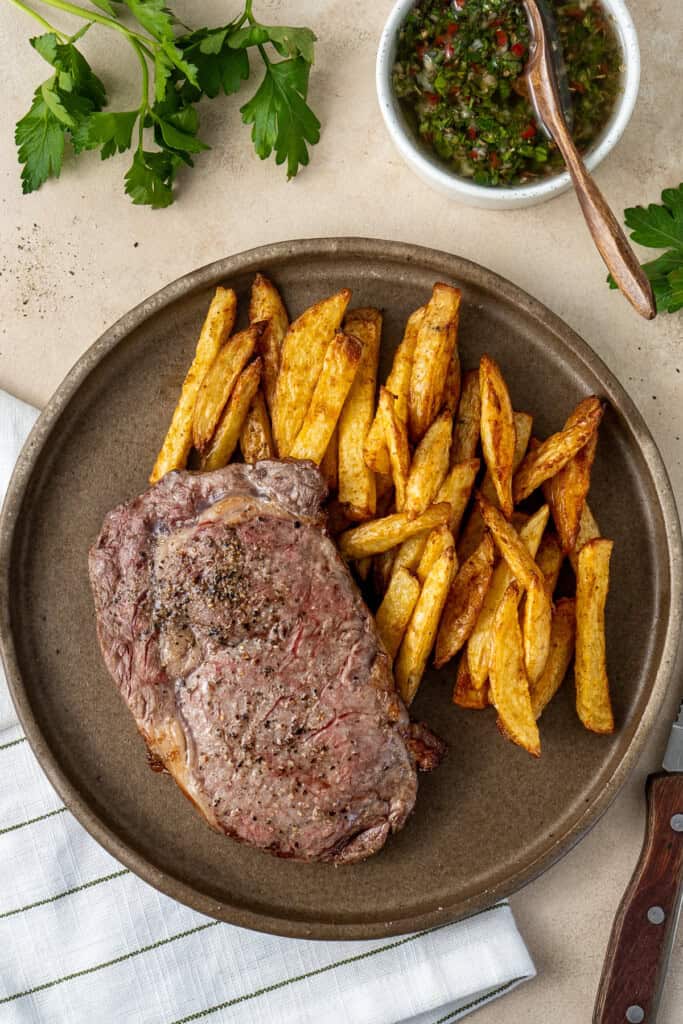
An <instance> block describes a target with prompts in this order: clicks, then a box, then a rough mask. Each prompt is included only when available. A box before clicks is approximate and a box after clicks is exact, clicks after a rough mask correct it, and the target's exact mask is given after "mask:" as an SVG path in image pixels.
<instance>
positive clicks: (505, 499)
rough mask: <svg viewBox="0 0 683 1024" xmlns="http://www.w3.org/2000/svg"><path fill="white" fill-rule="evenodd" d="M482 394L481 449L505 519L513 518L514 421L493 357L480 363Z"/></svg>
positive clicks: (498, 369) (510, 405) (483, 358)
mask: <svg viewBox="0 0 683 1024" xmlns="http://www.w3.org/2000/svg"><path fill="white" fill-rule="evenodd" d="M479 389H480V392H481V446H482V449H483V451H484V458H485V460H486V465H487V467H488V471H489V473H490V477H491V482H492V484H493V487H494V489H495V492H496V495H497V497H498V504H499V506H500V508H501V509H502V511H503V515H504V516H505V517H506V518H507V519H509V518H510V516H511V515H512V508H513V503H512V472H513V461H514V457H515V420H514V416H513V412H512V403H511V402H510V394H509V392H508V389H507V385H506V383H505V381H504V379H503V374H502V373H501V372H500V367H499V366H498V363H496V362H495V360H493V359H491V357H490V356H487V355H484V356H482V357H481V360H480V362H479Z"/></svg>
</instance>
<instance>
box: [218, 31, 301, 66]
mask: <svg viewBox="0 0 683 1024" xmlns="http://www.w3.org/2000/svg"><path fill="white" fill-rule="evenodd" d="M316 38H317V37H316V35H315V33H314V32H312V31H311V30H310V28H287V27H285V26H284V25H259V24H254V25H245V26H244V27H243V28H239V29H237V30H236V31H235V32H232V33H231V35H230V39H229V44H230V46H231V47H233V49H235V50H237V49H243V48H244V47H247V46H259V45H263V44H264V43H272V44H273V46H274V47H275V49H276V50H277V52H278V53H279V54H280V56H281V57H303V59H304V60H305V61H306V63H307V64H312V63H313V58H314V53H313V44H314V43H315V41H316Z"/></svg>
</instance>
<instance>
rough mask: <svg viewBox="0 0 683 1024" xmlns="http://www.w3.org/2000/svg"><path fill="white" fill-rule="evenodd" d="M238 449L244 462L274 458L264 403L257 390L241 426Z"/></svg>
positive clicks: (271, 436)
mask: <svg viewBox="0 0 683 1024" xmlns="http://www.w3.org/2000/svg"><path fill="white" fill-rule="evenodd" d="M240 449H241V452H242V456H243V458H244V461H245V462H259V461H260V460H261V459H274V458H275V445H274V444H273V435H272V433H271V430H270V420H269V418H268V410H267V409H266V402H265V399H264V397H263V394H262V392H261V390H260V389H259V390H258V391H257V392H256V394H255V395H254V397H253V398H252V400H251V406H250V407H249V412H248V413H247V418H246V419H245V421H244V423H243V424H242V432H241V434H240Z"/></svg>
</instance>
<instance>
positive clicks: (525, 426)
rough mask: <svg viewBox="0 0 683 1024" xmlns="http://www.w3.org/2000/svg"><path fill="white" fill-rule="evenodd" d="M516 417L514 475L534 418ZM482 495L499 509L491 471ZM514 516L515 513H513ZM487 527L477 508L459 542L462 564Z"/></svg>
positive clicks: (523, 453) (484, 483) (523, 452)
mask: <svg viewBox="0 0 683 1024" xmlns="http://www.w3.org/2000/svg"><path fill="white" fill-rule="evenodd" d="M513 415H514V421H515V454H514V458H513V460H512V472H513V473H514V472H515V470H516V469H517V467H518V466H519V464H520V462H521V461H522V459H523V458H524V455H525V453H526V450H527V446H528V444H529V438H530V437H531V425H532V422H533V421H532V418H531V416H529V415H528V414H527V413H525V412H516V413H514V414H513ZM480 493H481V494H482V495H483V496H484V497H485V498H486V500H487V501H490V502H491V504H492V505H495V506H496V508H498V507H499V506H498V495H497V494H496V488H495V485H494V483H493V478H492V476H491V473H490V471H488V470H487V471H486V476H485V477H484V479H483V480H482V484H481V488H480ZM513 516H514V513H513ZM485 531H486V527H485V525H484V520H483V519H482V518H481V514H480V512H479V509H478V508H477V507H476V506H475V507H474V508H473V509H472V511H471V513H470V516H469V519H468V520H467V523H466V524H465V529H464V530H463V532H462V536H461V537H460V539H459V541H458V558H459V559H460V561H461V562H463V561H465V560H466V559H468V558H469V557H470V555H471V554H472V552H473V551H475V550H476V548H477V547H478V546H479V544H480V543H481V538H482V537H483V536H484V533H485Z"/></svg>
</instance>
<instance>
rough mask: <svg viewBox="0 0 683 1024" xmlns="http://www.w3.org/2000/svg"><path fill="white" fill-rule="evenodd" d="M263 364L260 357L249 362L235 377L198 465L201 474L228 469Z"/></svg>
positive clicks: (256, 388) (256, 387) (255, 390)
mask: <svg viewBox="0 0 683 1024" xmlns="http://www.w3.org/2000/svg"><path fill="white" fill-rule="evenodd" d="M261 367H262V363H261V360H260V358H259V359H255V360H254V362H253V363H249V365H248V366H247V367H245V369H244V370H242V372H241V374H240V375H239V377H238V378H237V383H236V384H235V387H234V389H233V392H232V394H231V395H230V398H229V400H228V404H227V405H226V407H225V409H224V410H223V415H222V416H221V418H220V421H219V423H218V427H217V428H216V433H215V434H214V437H213V440H212V442H211V445H210V447H209V448H208V449H207V450H206V451H205V452H204V454H203V455H202V458H201V462H200V466H201V469H202V470H204V471H209V470H212V469H222V468H223V466H227V464H228V463H229V462H230V459H231V458H232V455H233V452H234V451H235V448H236V447H237V442H238V441H239V439H240V433H241V430H242V425H243V424H244V421H245V419H246V418H247V413H248V412H249V406H250V405H251V402H252V399H253V397H254V395H255V394H256V392H257V391H258V386H259V380H260V379H261Z"/></svg>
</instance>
